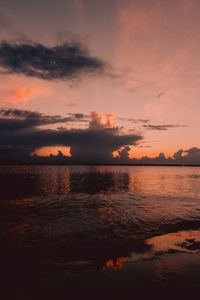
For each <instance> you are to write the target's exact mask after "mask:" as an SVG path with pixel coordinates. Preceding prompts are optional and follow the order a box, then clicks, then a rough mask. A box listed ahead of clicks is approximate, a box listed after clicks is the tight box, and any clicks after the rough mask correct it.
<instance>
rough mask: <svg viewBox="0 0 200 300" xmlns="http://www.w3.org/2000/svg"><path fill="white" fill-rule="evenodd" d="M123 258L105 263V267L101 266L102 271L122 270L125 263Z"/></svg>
mask: <svg viewBox="0 0 200 300" xmlns="http://www.w3.org/2000/svg"><path fill="white" fill-rule="evenodd" d="M125 261H126V260H125V258H124V257H118V258H116V259H110V260H108V261H107V262H106V264H105V266H103V270H106V269H112V270H117V269H122V267H123V263H124V262H125Z"/></svg>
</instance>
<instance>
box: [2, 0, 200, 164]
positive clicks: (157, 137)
mask: <svg viewBox="0 0 200 300" xmlns="http://www.w3.org/2000/svg"><path fill="white" fill-rule="evenodd" d="M199 75H200V2H199V1H198V0H173V1H165V0H123V1H120V0H109V1H106V0H68V1H66V0H57V1H53V0H43V1H39V0H34V1H32V0H30V1H27V0H0V126H1V127H0V161H5V162H7V161H13V160H16V161H17V160H21V161H22V160H23V158H24V157H29V158H30V157H31V158H32V159H39V157H44V156H49V155H50V154H51V157H50V158H51V159H57V158H58V159H60V160H61V161H63V160H73V161H74V162H85V163H89V162H92V163H95V162H96V163H104V162H112V161H113V159H114V161H116V162H118V163H119V162H120V161H121V162H128V163H129V162H133V163H136V162H140V163H141V162H142V163H146V162H149V163H178V164H179V163H180V164H200V149H199V147H200V145H199V140H198V135H199V130H200V122H199V111H200V101H199V98H200V76H199ZM58 151H60V152H58ZM160 153H162V154H160ZM56 157H57V158H56ZM41 159H42V158H41Z"/></svg>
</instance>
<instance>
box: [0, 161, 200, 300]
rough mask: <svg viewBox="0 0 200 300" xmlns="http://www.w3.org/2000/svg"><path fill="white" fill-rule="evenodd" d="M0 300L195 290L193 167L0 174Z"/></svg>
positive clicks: (197, 209) (198, 267) (198, 186)
mask: <svg viewBox="0 0 200 300" xmlns="http://www.w3.org/2000/svg"><path fill="white" fill-rule="evenodd" d="M0 274H1V281H0V282H1V294H2V295H3V296H2V297H1V299H3V300H5V299H8V300H11V299H13V300H35V299H37V300H38V299H44V300H45V299H58V300H61V299H82V298H85V299H90V298H91V299H97V298H100V299H105V298H106V297H107V298H108V299H117V298H118V297H119V298H120V299H143V298H144V299H147V298H150V297H153V298H154V299H155V298H156V297H158V298H159V299H161V298H160V297H162V299H164V297H165V296H166V298H167V299H169V298H171V299H183V297H184V296H186V295H187V297H188V296H190V297H191V296H194V295H195V293H198V292H199V290H200V167H187V166H179V167H177V166H94V165H93V166H73V165H70V166H66V165H59V166H56V165H52V166H47V165H41V166H14V165H13V166H1V167H0Z"/></svg>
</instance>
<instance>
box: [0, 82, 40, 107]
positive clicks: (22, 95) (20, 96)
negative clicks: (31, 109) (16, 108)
mask: <svg viewBox="0 0 200 300" xmlns="http://www.w3.org/2000/svg"><path fill="white" fill-rule="evenodd" d="M37 93H38V88H37V87H34V88H24V87H19V86H17V87H14V88H12V89H11V90H10V91H9V92H6V93H3V94H2V95H1V96H0V103H13V104H17V103H22V104H25V103H27V102H28V101H29V100H30V99H31V98H33V97H34V96H35V94H37Z"/></svg>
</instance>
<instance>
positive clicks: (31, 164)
mask: <svg viewBox="0 0 200 300" xmlns="http://www.w3.org/2000/svg"><path fill="white" fill-rule="evenodd" d="M0 166H117V167H119V166H133V167H136V166H137V167H200V165H178V164H173V165H168V164H106V163H105V164H98V163H95V164H93V163H92V164H89V163H82V164H81V163H77V164H67V163H66V164H63V163H60V164H59V163H0Z"/></svg>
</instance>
